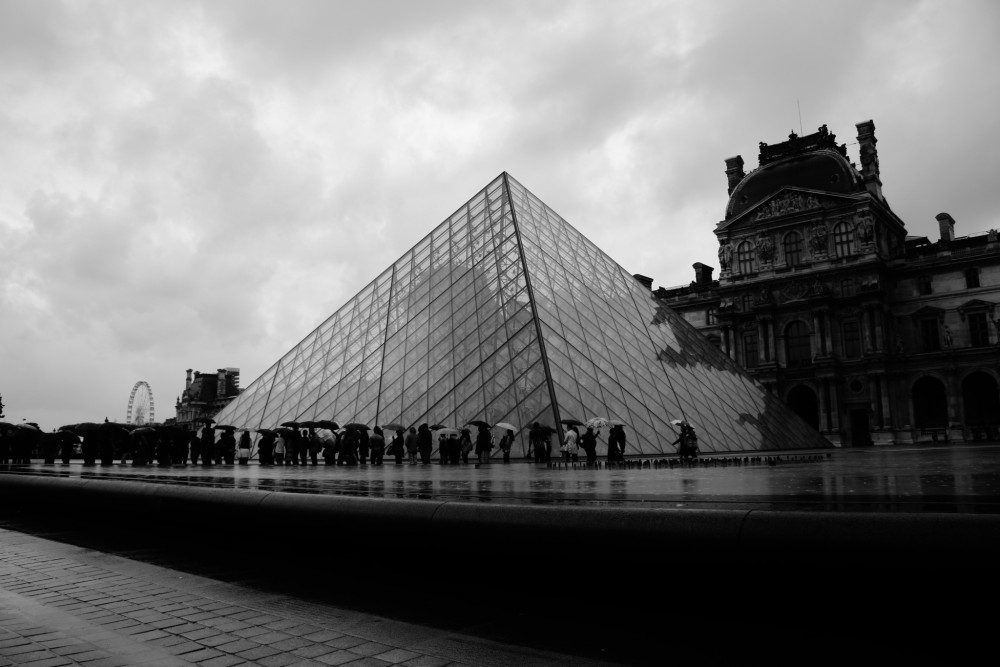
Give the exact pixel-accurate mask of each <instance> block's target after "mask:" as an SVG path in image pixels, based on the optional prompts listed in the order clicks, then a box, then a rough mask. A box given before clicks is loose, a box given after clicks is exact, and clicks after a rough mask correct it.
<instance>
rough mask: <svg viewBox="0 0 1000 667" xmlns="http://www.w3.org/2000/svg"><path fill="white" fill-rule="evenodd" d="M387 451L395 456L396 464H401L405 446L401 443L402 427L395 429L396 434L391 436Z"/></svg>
mask: <svg viewBox="0 0 1000 667" xmlns="http://www.w3.org/2000/svg"><path fill="white" fill-rule="evenodd" d="M389 453H390V454H392V455H393V456H394V457H395V458H396V465H402V463H403V456H404V455H405V454H406V446H405V445H404V444H403V429H401V428H398V429H396V435H395V436H394V437H393V438H392V444H391V445H390V446H389Z"/></svg>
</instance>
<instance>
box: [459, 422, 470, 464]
mask: <svg viewBox="0 0 1000 667" xmlns="http://www.w3.org/2000/svg"><path fill="white" fill-rule="evenodd" d="M458 441H459V443H461V446H462V463H468V462H469V454H470V453H471V452H472V435H471V434H470V431H469V429H467V428H463V429H462V436H461V437H460V438H459V439H458Z"/></svg>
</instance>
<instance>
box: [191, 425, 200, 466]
mask: <svg viewBox="0 0 1000 667" xmlns="http://www.w3.org/2000/svg"><path fill="white" fill-rule="evenodd" d="M199 458H201V440H200V439H199V438H198V432H197V431H192V432H191V463H192V465H198V459H199Z"/></svg>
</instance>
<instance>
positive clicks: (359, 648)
mask: <svg viewBox="0 0 1000 667" xmlns="http://www.w3.org/2000/svg"><path fill="white" fill-rule="evenodd" d="M391 648H392V647H391V646H386V645H385V644H379V643H377V642H365V643H364V644H358V645H356V646H351V647H350V650H351V652H352V653H357V654H358V655H376V654H378V653H385V652H386V651H388V650H389V649H391Z"/></svg>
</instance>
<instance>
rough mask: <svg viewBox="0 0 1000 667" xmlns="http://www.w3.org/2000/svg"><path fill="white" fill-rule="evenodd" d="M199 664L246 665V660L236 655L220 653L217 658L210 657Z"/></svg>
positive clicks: (219, 666)
mask: <svg viewBox="0 0 1000 667" xmlns="http://www.w3.org/2000/svg"><path fill="white" fill-rule="evenodd" d="M198 664H199V665H202V667H232V666H233V665H245V664H246V661H245V660H243V659H242V658H237V657H236V656H234V655H220V656H219V657H217V658H209V659H208V660H204V661H202V662H200V663H198Z"/></svg>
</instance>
